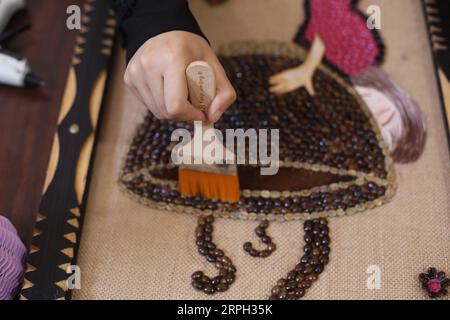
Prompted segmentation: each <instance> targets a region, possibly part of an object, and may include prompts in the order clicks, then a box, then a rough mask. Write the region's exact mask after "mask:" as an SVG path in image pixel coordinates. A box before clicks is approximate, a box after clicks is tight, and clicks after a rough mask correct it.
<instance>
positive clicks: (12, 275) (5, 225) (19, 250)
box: [0, 216, 27, 300]
mask: <svg viewBox="0 0 450 320" xmlns="http://www.w3.org/2000/svg"><path fill="white" fill-rule="evenodd" d="M26 252H27V250H26V247H25V245H24V244H23V243H22V241H21V240H20V238H19V235H18V234H17V231H16V229H15V228H14V226H13V225H12V224H11V222H10V221H9V220H8V219H7V218H5V217H3V216H0V300H11V299H13V298H14V297H15V295H16V294H17V293H18V290H19V288H20V286H21V283H22V279H23V273H24V270H25V268H24V260H25V255H26Z"/></svg>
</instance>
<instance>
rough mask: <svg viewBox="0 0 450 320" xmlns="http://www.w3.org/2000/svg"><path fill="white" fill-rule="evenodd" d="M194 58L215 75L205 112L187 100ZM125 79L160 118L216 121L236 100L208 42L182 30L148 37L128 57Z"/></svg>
mask: <svg viewBox="0 0 450 320" xmlns="http://www.w3.org/2000/svg"><path fill="white" fill-rule="evenodd" d="M197 60H203V61H206V62H207V63H208V64H209V65H210V66H211V67H212V68H213V69H214V72H215V75H216V87H217V93H216V97H215V98H214V100H213V101H212V103H211V105H210V106H209V108H208V111H207V113H206V114H205V113H203V112H202V111H200V110H198V109H196V108H195V107H194V106H193V105H192V104H191V103H190V102H189V101H188V86H187V79H186V68H187V66H188V65H189V64H190V63H191V62H193V61H197ZM124 81H125V83H126V85H127V86H128V87H129V88H130V89H131V91H132V92H133V93H134V94H135V95H136V97H137V98H138V99H139V100H140V101H141V102H142V103H143V104H144V105H145V106H147V108H148V109H149V110H150V111H151V112H152V113H153V114H154V115H155V116H156V117H157V118H158V119H160V120H173V121H194V120H202V121H206V120H208V121H211V122H217V121H218V120H219V119H220V117H221V116H222V114H223V113H224V112H225V111H226V110H227V109H228V108H229V107H230V106H231V104H232V103H233V102H234V101H235V99H236V92H235V90H234V89H233V87H232V85H231V83H230V81H229V80H228V78H227V76H226V74H225V71H224V69H223V67H222V65H221V64H220V62H219V60H218V59H217V57H216V55H215V54H214V52H213V50H212V49H211V48H210V46H209V44H208V43H207V42H206V40H205V39H203V38H202V37H200V36H198V35H196V34H193V33H190V32H185V31H170V32H166V33H162V34H160V35H158V36H156V37H153V38H151V39H149V40H147V42H145V43H144V44H143V45H142V46H141V47H140V48H139V50H138V51H137V52H136V53H135V54H134V56H133V58H132V59H131V60H130V62H129V64H128V67H127V69H126V71H125V76H124Z"/></svg>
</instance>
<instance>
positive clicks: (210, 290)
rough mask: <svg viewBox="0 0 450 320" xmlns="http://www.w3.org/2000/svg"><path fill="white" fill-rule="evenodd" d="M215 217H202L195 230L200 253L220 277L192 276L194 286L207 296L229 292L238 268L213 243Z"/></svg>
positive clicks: (200, 272)
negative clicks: (212, 264)
mask: <svg viewBox="0 0 450 320" xmlns="http://www.w3.org/2000/svg"><path fill="white" fill-rule="evenodd" d="M213 222H214V217H213V216H212V215H209V216H200V217H199V218H198V225H197V228H196V230H195V235H196V244H197V248H198V252H199V253H200V254H201V255H202V256H204V257H205V258H206V260H207V261H208V262H210V263H214V265H215V267H216V268H217V269H218V270H219V275H218V276H216V277H214V278H210V277H208V276H207V275H205V274H204V273H203V272H202V271H196V272H194V273H193V274H192V286H193V287H194V288H195V289H197V290H200V291H203V292H204V293H206V294H214V293H216V292H224V291H227V290H228V288H229V287H230V285H231V284H232V283H233V282H234V280H235V273H236V267H235V266H234V265H233V262H232V261H231V259H230V258H228V257H227V256H226V255H225V253H224V252H223V251H222V250H220V249H219V248H217V247H216V245H215V244H214V243H213V241H212V232H213Z"/></svg>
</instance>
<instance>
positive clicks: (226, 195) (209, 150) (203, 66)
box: [178, 61, 240, 202]
mask: <svg viewBox="0 0 450 320" xmlns="http://www.w3.org/2000/svg"><path fill="white" fill-rule="evenodd" d="M186 77H187V82H188V87H189V99H190V101H191V103H192V105H193V106H194V107H196V108H198V109H200V110H202V111H206V110H207V108H208V107H209V105H210V103H211V101H212V100H213V99H214V97H215V95H216V80H215V75H214V71H213V69H212V68H211V67H210V66H209V65H208V64H207V63H206V62H204V61H196V62H193V63H191V64H190V65H189V66H188V67H187V69H186ZM219 137H222V134H221V133H220V131H218V130H215V129H214V125H213V123H210V122H201V121H196V122H194V138H193V139H191V141H190V142H189V143H187V144H186V145H185V146H183V148H182V149H181V152H182V161H181V165H180V167H179V170H178V185H179V191H180V193H181V194H182V195H185V196H186V195H190V196H195V195H201V196H203V197H205V198H209V199H216V200H220V201H227V202H237V201H239V199H240V188H239V179H238V176H237V166H236V164H235V159H236V157H235V154H234V153H233V152H231V151H230V150H228V149H227V148H226V147H225V146H224V145H223V144H222V142H221V140H222V139H219Z"/></svg>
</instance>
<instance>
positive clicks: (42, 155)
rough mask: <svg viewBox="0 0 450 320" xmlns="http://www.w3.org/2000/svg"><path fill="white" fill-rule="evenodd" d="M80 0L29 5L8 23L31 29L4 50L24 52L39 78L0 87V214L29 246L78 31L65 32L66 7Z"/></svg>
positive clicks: (44, 1)
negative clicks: (32, 85) (22, 85)
mask: <svg viewBox="0 0 450 320" xmlns="http://www.w3.org/2000/svg"><path fill="white" fill-rule="evenodd" d="M83 2H84V1H83V0H58V1H55V0H40V1H28V8H27V11H26V12H22V13H19V14H18V15H16V16H15V17H14V19H13V20H11V24H10V26H11V25H21V24H23V23H24V22H26V21H30V22H31V23H32V29H31V30H30V31H28V32H26V33H24V34H22V35H20V36H18V37H17V38H15V39H13V40H11V41H10V42H9V43H8V44H7V45H6V49H8V50H9V51H12V52H15V53H19V54H23V55H25V56H26V58H27V59H28V60H29V62H30V65H31V67H32V69H33V71H34V72H35V73H36V74H37V75H39V77H41V78H42V79H44V81H45V83H46V86H45V87H44V88H41V89H18V88H10V87H6V86H3V85H0V147H1V151H0V214H1V215H4V216H6V217H8V218H9V219H10V220H11V221H12V222H13V224H14V225H15V226H16V228H17V229H18V231H19V234H20V236H21V238H22V240H23V241H24V242H25V243H29V241H30V239H31V236H32V230H33V226H34V219H35V215H36V213H37V210H38V207H39V200H40V197H41V192H42V188H43V184H44V180H45V173H46V168H47V163H48V160H49V154H50V149H51V144H52V139H53V134H54V131H55V129H56V120H57V117H58V111H59V107H60V103H61V99H62V95H63V93H64V87H65V82H66V76H67V71H68V67H69V65H70V62H71V55H72V49H73V45H74V40H75V36H76V34H77V31H71V30H68V29H67V28H66V19H67V17H68V15H67V14H66V9H67V7H68V6H69V5H72V4H79V5H80V4H82V3H83Z"/></svg>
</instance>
